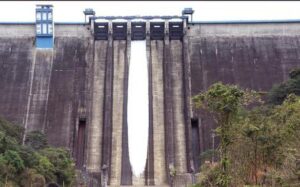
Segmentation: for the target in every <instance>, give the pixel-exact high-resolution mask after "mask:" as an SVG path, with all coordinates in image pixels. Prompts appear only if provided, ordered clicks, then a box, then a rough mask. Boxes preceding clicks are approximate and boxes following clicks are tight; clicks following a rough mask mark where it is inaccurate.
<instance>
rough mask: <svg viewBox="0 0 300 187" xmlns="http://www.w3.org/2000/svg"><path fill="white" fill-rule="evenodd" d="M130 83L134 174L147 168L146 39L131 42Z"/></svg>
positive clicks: (129, 123) (129, 121)
mask: <svg viewBox="0 0 300 187" xmlns="http://www.w3.org/2000/svg"><path fill="white" fill-rule="evenodd" d="M128 81H129V83H128V108H127V109H128V116H127V117H128V121H127V122H128V137H129V138H128V141H129V142H128V144H129V159H130V163H131V167H132V170H133V174H134V175H135V176H139V175H141V174H142V173H143V172H144V170H145V165H146V158H147V145H148V124H149V112H148V111H149V108H148V107H149V106H148V104H149V101H148V65H147V56H146V41H132V42H131V57H130V66H129V80H128Z"/></svg>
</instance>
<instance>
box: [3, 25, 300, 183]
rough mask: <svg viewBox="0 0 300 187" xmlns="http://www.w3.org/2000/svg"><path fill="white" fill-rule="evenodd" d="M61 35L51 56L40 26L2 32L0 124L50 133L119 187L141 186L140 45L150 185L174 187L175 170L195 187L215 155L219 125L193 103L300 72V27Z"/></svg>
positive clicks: (60, 28) (62, 28) (77, 28)
mask: <svg viewBox="0 0 300 187" xmlns="http://www.w3.org/2000/svg"><path fill="white" fill-rule="evenodd" d="M174 25H175V27H173V26H174ZM54 26H55V30H54V40H53V42H54V43H53V45H54V46H53V48H51V49H47V50H46V49H39V48H37V47H36V33H35V23H32V24H28V23H27V24H22V23H11V24H1V23H0V88H1V89H0V115H1V116H3V117H5V118H6V119H7V120H9V121H12V122H14V123H17V124H20V125H22V126H23V127H26V132H30V131H32V130H41V131H43V132H45V134H46V135H47V139H48V141H49V143H50V144H51V145H54V146H62V147H66V148H68V149H69V150H70V151H71V153H72V155H73V157H74V158H75V159H76V164H77V168H78V169H81V170H84V171H87V172H88V174H89V177H90V178H91V179H93V180H94V179H95V180H97V181H100V179H101V178H103V175H104V174H105V177H107V182H108V184H109V185H110V186H120V185H134V183H133V181H134V179H133V175H132V168H131V164H130V154H129V149H130V147H129V142H128V140H129V137H128V136H129V132H128V131H129V129H128V127H129V124H128V119H127V118H128V112H129V111H128V108H127V107H128V102H127V101H128V97H129V92H128V91H129V86H130V85H129V76H130V75H129V64H130V59H131V56H132V55H133V54H132V52H131V51H132V50H131V44H132V41H135V40H145V46H146V54H145V55H146V58H147V63H148V73H147V77H148V80H147V82H148V91H149V93H148V95H149V97H148V99H149V100H148V101H149V103H148V104H149V108H148V109H149V124H148V125H149V126H148V127H149V129H148V130H149V131H148V142H147V144H148V145H147V159H146V166H145V171H144V176H143V181H142V182H143V183H144V185H157V186H164V185H168V184H170V171H171V170H173V169H174V170H175V171H176V177H175V179H174V185H175V186H184V185H186V184H189V182H190V181H191V180H190V179H191V175H192V174H193V173H197V172H198V171H199V166H200V164H201V163H200V160H199V154H200V153H203V152H205V151H206V150H209V149H211V147H212V140H211V129H213V128H214V127H215V126H214V123H213V122H212V121H211V119H210V118H208V117H207V116H206V115H205V114H203V113H201V112H200V111H198V110H195V109H194V108H193V106H192V104H191V100H190V98H191V96H192V95H195V94H197V93H199V92H202V91H205V90H206V89H207V88H208V87H209V86H210V85H211V84H213V83H214V82H217V81H222V82H224V83H231V84H238V85H240V86H241V87H243V88H251V89H255V90H258V91H267V90H268V89H270V88H271V87H272V85H273V84H275V83H279V82H281V81H283V80H286V79H287V75H288V72H289V71H290V70H291V69H292V68H295V67H300V61H299V59H300V58H299V50H300V35H299V33H300V32H299V31H300V22H297V21H294V22H269V23H255V22H249V23H188V22H186V21H185V20H183V21H180V22H174V21H172V20H170V21H168V20H165V21H163V22H156V21H155V22H151V21H147V20H146V21H145V22H134V21H130V20H129V21H126V22H122V23H121V24H120V23H115V22H113V21H108V22H94V25H93V24H87V23H86V24H82V23H73V24H70V23H69V24H64V23H56V24H54ZM95 26H101V27H95ZM135 26H139V27H135ZM133 30H134V32H132V31H133ZM191 121H192V122H191ZM104 166H106V167H104ZM105 168H107V169H106V171H105V172H104V169H105ZM98 184H99V183H98Z"/></svg>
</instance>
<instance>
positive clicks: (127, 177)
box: [121, 21, 132, 185]
mask: <svg viewBox="0 0 300 187" xmlns="http://www.w3.org/2000/svg"><path fill="white" fill-rule="evenodd" d="M130 51H131V22H130V21H128V22H127V42H126V49H125V61H124V94H123V95H124V97H123V100H124V101H123V129H122V168H121V185H131V184H132V170H131V165H130V161H129V147H128V123H127V103H128V76H129V64H130V55H131V54H130Z"/></svg>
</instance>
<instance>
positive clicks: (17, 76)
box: [0, 35, 34, 126]
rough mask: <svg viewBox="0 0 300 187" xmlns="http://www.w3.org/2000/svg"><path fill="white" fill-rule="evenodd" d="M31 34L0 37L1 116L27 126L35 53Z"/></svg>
mask: <svg viewBox="0 0 300 187" xmlns="http://www.w3.org/2000/svg"><path fill="white" fill-rule="evenodd" d="M33 41H34V39H33V38H31V37H23V38H13V37H12V38H9V37H8V35H6V36H1V38H0V116H2V117H5V118H6V119H7V120H9V121H11V122H13V123H16V124H20V125H23V126H24V122H25V115H26V109H27V99H28V93H29V81H30V70H31V64H32V61H33V56H34V46H33Z"/></svg>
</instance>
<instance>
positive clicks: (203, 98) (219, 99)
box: [193, 83, 244, 186]
mask: <svg viewBox="0 0 300 187" xmlns="http://www.w3.org/2000/svg"><path fill="white" fill-rule="evenodd" d="M243 96H244V92H243V91H242V90H240V89H239V88H237V87H236V86H231V85H223V84H222V83H216V84H213V85H212V86H210V87H209V89H208V90H207V91H206V92H204V93H201V94H199V95H196V96H195V97H194V98H193V100H194V103H195V106H196V107H197V108H203V109H206V110H208V111H209V112H211V113H212V115H213V117H214V119H215V121H216V123H217V125H218V128H217V129H216V133H217V135H218V136H220V147H219V150H220V158H221V166H222V173H221V174H220V175H219V176H218V179H217V180H218V181H219V185H220V186H228V185H229V183H230V176H229V174H228V164H229V160H228V146H229V145H230V144H231V143H232V139H231V135H230V132H231V130H230V129H231V127H232V122H233V119H234V118H235V116H236V114H237V112H238V109H239V107H240V105H241V104H242V99H243Z"/></svg>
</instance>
